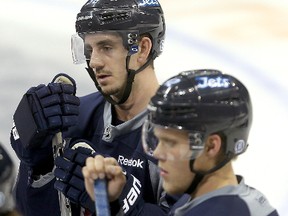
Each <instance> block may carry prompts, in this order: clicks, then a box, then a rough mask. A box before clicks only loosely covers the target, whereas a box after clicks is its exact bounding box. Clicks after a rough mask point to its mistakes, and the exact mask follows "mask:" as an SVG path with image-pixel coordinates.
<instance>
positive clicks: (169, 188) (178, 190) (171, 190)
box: [163, 179, 185, 195]
mask: <svg viewBox="0 0 288 216" xmlns="http://www.w3.org/2000/svg"><path fill="white" fill-rule="evenodd" d="M163 189H164V190H165V191H166V192H167V193H168V194H170V195H179V194H183V193H185V189H184V188H182V187H181V186H180V187H179V184H177V181H174V182H173V183H172V182H168V181H165V180H164V179H163Z"/></svg>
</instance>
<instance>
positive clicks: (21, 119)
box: [11, 74, 80, 167]
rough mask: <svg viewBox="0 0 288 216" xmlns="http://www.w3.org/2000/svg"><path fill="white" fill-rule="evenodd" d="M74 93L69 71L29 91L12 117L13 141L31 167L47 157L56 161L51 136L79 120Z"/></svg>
mask: <svg viewBox="0 0 288 216" xmlns="http://www.w3.org/2000/svg"><path fill="white" fill-rule="evenodd" d="M59 80H60V81H59ZM63 80H64V81H63ZM66 83H67V84H66ZM68 83H69V84H68ZM75 93H76V83H75V81H74V80H73V79H72V78H71V77H69V76H68V75H66V74H58V75H56V76H55V77H54V79H53V80H52V83H49V84H48V85H44V84H41V85H38V86H37V87H32V88H30V89H29V90H28V91H27V92H26V94H25V95H24V96H23V98H22V100H21V101H20V103H19V105H18V107H17V109H16V111H15V114H14V116H13V119H14V123H15V127H14V128H12V131H11V132H12V134H11V144H12V147H13V149H14V150H15V152H16V154H17V155H18V157H19V159H20V160H21V161H24V162H25V163H27V164H28V165H29V166H32V167H33V166H38V165H39V163H40V161H41V162H42V163H43V161H44V162H45V161H47V160H48V159H49V162H53V157H52V156H53V154H52V144H51V140H52V137H53V136H54V135H55V134H56V133H57V132H59V131H64V130H66V129H68V128H69V127H70V126H73V125H75V124H76V123H77V117H78V113H79V109H78V108H79V104H80V101H79V98H78V97H76V96H75Z"/></svg>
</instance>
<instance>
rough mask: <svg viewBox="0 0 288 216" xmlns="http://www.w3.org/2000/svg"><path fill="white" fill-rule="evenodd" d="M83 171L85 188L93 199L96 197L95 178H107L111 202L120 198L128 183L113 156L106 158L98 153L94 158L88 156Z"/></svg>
mask: <svg viewBox="0 0 288 216" xmlns="http://www.w3.org/2000/svg"><path fill="white" fill-rule="evenodd" d="M82 173H83V176H84V181H85V188H86V190H87V192H88V194H89V196H90V197H91V199H93V200H94V199H95V198H94V180H95V179H98V178H99V179H104V178H106V180H107V185H108V186H107V187H108V199H109V201H110V202H113V201H115V200H117V199H118V198H119V196H120V194H121V193H122V190H123V188H124V185H125V183H126V176H125V175H124V174H123V172H122V167H120V166H119V164H118V163H117V161H116V159H115V158H113V157H106V158H104V157H103V156H101V155H96V156H95V157H94V158H93V157H89V158H87V160H86V166H84V167H83V169H82Z"/></svg>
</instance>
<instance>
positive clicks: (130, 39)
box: [71, 30, 139, 64]
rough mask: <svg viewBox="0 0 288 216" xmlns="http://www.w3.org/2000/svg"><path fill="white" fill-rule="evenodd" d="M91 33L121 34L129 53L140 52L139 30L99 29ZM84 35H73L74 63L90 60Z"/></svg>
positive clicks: (72, 50)
mask: <svg viewBox="0 0 288 216" xmlns="http://www.w3.org/2000/svg"><path fill="white" fill-rule="evenodd" d="M91 34H104V35H105V34H107V35H117V36H121V37H122V40H123V45H124V46H125V47H127V49H128V51H129V54H130V55H132V54H134V53H137V52H138V39H139V38H138V37H139V34H138V31H137V30H135V31H99V32H93V33H91ZM84 37H85V34H83V38H82V37H80V36H79V35H78V34H74V35H72V36H71V52H72V59H73V63H74V64H83V63H86V61H87V60H90V58H91V56H90V52H89V51H87V50H85V44H84Z"/></svg>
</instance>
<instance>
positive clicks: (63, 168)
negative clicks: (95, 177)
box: [54, 140, 96, 213]
mask: <svg viewBox="0 0 288 216" xmlns="http://www.w3.org/2000/svg"><path fill="white" fill-rule="evenodd" d="M71 143H72V142H71ZM92 145H93V144H92V143H90V142H89V141H86V140H77V141H74V142H73V143H72V144H70V145H69V147H68V148H65V149H64V151H63V155H62V156H58V157H56V159H55V166H56V169H55V170H54V175H55V177H56V182H55V185H54V187H55V188H56V189H57V190H59V191H60V192H62V193H63V194H64V195H65V196H66V197H67V198H68V199H69V200H70V201H71V202H73V203H76V204H79V205H81V206H82V207H84V208H85V209H88V210H89V211H90V212H91V213H94V212H95V206H94V202H93V201H92V200H91V199H90V197H89V195H88V194H87V192H86V189H85V185H84V178H83V175H82V167H83V166H84V165H85V162H86V158H87V157H94V156H95V155H96V152H95V151H94V149H93V147H92Z"/></svg>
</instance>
